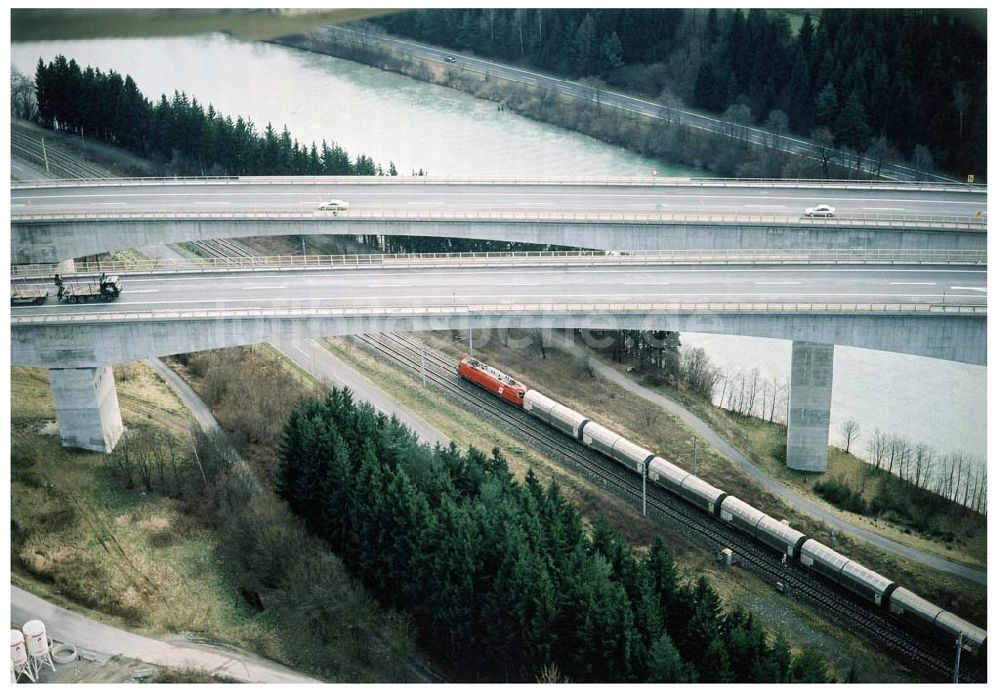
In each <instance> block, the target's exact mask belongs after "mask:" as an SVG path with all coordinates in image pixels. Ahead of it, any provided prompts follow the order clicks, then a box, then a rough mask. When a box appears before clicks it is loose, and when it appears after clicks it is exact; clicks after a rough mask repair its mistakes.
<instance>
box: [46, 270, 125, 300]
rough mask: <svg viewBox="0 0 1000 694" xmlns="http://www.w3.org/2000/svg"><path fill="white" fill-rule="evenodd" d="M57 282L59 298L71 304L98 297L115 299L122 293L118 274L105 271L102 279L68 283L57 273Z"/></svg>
mask: <svg viewBox="0 0 1000 694" xmlns="http://www.w3.org/2000/svg"><path fill="white" fill-rule="evenodd" d="M55 282H56V287H57V289H58V295H59V299H60V300H61V301H62V300H65V301H68V302H69V303H71V304H75V303H77V302H80V303H82V302H84V301H90V300H91V299H93V300H94V301H97V300H98V299H101V300H103V301H114V300H115V299H117V298H118V297H119V296H121V293H122V283H121V280H120V279H118V275H108V274H107V273H104V272H102V273H101V277H100V279H99V280H97V281H96V282H93V281H85V282H73V283H71V284H67V283H66V281H65V280H63V278H62V277H60V276H59V275H56V279H55Z"/></svg>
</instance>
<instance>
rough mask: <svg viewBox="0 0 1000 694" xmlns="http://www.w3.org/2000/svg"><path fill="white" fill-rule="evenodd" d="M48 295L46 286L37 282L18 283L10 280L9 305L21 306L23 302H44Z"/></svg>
mask: <svg viewBox="0 0 1000 694" xmlns="http://www.w3.org/2000/svg"><path fill="white" fill-rule="evenodd" d="M48 296H49V290H48V288H47V287H45V286H43V285H39V284H23V283H21V284H19V283H18V282H16V281H14V280H11V283H10V305H11V306H23V305H25V304H44V303H45V300H46V299H47V298H48Z"/></svg>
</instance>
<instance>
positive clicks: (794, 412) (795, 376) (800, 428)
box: [785, 341, 833, 472]
mask: <svg viewBox="0 0 1000 694" xmlns="http://www.w3.org/2000/svg"><path fill="white" fill-rule="evenodd" d="M832 392H833V345H821V344H817V343H815V342H798V341H796V342H793V343H792V378H791V384H790V385H789V389H788V440H787V443H786V448H785V465H787V466H788V467H790V468H791V469H793V470H808V471H810V472H823V471H825V470H826V462H827V442H828V441H829V438H830V398H831V394H832Z"/></svg>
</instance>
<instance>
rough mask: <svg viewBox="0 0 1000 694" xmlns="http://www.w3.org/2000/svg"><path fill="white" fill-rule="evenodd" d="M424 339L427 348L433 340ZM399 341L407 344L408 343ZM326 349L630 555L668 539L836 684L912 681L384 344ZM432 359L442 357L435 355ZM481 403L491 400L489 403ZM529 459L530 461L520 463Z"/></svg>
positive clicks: (356, 341) (690, 566)
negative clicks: (605, 523)
mask: <svg viewBox="0 0 1000 694" xmlns="http://www.w3.org/2000/svg"><path fill="white" fill-rule="evenodd" d="M425 337H426V338H427V340H428V343H431V342H432V341H433V339H434V337H435V336H434V335H427V336H425ZM437 337H439V338H441V339H447V340H450V339H451V337H452V336H451V335H450V334H449V335H448V337H447V338H444V337H442V336H441V335H440V334H438V335H437ZM461 337H464V336H461ZM400 338H401V339H402V340H404V341H405V340H406V336H400ZM324 342H325V343H326V344H327V345H328V346H329V347H330V349H331V350H332V351H333V352H334V353H335V354H337V356H338V358H340V359H341V360H342V361H344V362H345V363H347V364H348V365H350V366H351V367H352V368H354V369H356V370H358V371H359V372H361V373H363V374H364V376H365V377H366V378H367V379H368V380H370V381H371V382H373V383H375V384H376V385H377V386H378V387H380V388H382V389H383V390H384V391H385V392H386V393H388V394H390V396H391V397H393V398H394V399H396V400H399V401H400V402H403V403H404V404H406V405H407V406H408V407H410V408H411V409H413V410H416V411H419V412H421V413H422V414H423V415H424V416H425V417H427V419H428V421H429V422H431V423H432V424H433V425H434V426H436V427H438V428H440V430H441V431H442V432H443V433H446V434H451V435H452V436H453V437H454V438H456V439H461V437H463V436H464V437H465V440H470V439H472V440H474V441H475V445H477V446H479V447H482V445H483V443H481V437H483V436H485V437H486V438H485V444H486V445H490V444H492V445H498V446H500V447H501V448H502V449H503V450H504V452H505V455H506V456H507V459H508V464H509V466H510V469H511V471H512V472H514V473H515V475H518V476H523V474H525V472H526V466H525V462H526V460H528V461H531V469H533V470H534V472H535V474H536V476H538V477H539V479H541V480H542V481H543V482H544V481H547V480H549V479H552V480H555V481H557V482H558V483H559V485H560V487H561V489H562V491H563V494H564V495H565V496H566V497H567V498H569V499H570V500H571V501H572V502H573V503H574V505H575V506H576V507H577V508H578V509H579V510H580V511H581V512H582V513H583V515H584V518H585V519H587V520H589V521H593V520H594V519H597V518H601V517H604V518H606V519H608V520H609V522H610V523H611V526H612V527H613V528H614V529H615V530H616V531H619V532H621V533H622V535H623V536H624V537H625V539H626V541H627V542H628V543H629V544H630V545H632V546H633V547H637V548H644V547H648V546H649V545H650V543H651V542H652V539H653V538H654V537H656V536H665V537H667V538H668V541H669V542H670V543H671V549H672V551H673V552H674V553H675V557H676V561H677V564H678V567H679V568H680V570H681V571H682V573H683V575H685V576H696V575H699V574H703V575H706V576H708V577H709V578H710V580H711V581H712V584H713V586H715V587H716V588H717V590H718V591H719V592H720V594H721V595H722V597H723V601H724V602H725V603H726V604H727V605H733V604H738V605H742V606H744V607H746V608H748V609H751V610H753V611H754V612H756V613H757V614H758V615H760V616H761V618H762V619H763V620H764V622H765V624H766V626H767V628H768V629H769V630H776V631H782V632H784V633H785V635H786V637H787V638H788V639H789V641H790V642H792V643H793V645H794V646H795V647H797V648H802V647H805V646H808V645H812V646H814V647H818V648H821V649H823V650H824V651H825V652H826V653H830V654H835V655H834V656H833V658H832V660H833V661H834V662H833V663H832V666H833V668H834V669H835V671H836V672H837V673H838V677H839V678H840V679H844V678H846V677H847V676H848V673H849V671H850V670H851V669H852V668H854V669H855V672H856V673H860V675H859V676H860V677H861V679H862V680H865V681H900V679H901V678H902V679H908V678H909V677H910V675H905V674H903V673H902V671H901V670H899V665H898V663H895V662H893V661H892V660H891V659H890V658H888V657H886V656H884V655H881V654H878V653H877V652H875V651H873V650H872V648H871V645H870V644H868V643H867V642H865V641H864V640H862V639H861V638H859V637H858V635H857V634H855V633H853V632H851V631H848V630H845V629H843V628H841V627H839V626H837V625H836V624H831V623H830V622H828V621H827V620H826V619H824V617H822V616H821V615H818V614H816V613H815V612H813V611H812V609H811V608H809V607H807V606H806V605H803V604H800V603H798V602H796V601H794V600H789V599H787V598H786V597H785V596H783V595H779V594H778V593H776V592H775V590H774V586H773V585H771V584H769V583H768V582H767V581H765V580H762V579H761V578H759V577H758V576H757V575H756V574H755V573H752V572H750V571H744V570H743V569H740V568H729V569H725V568H723V567H722V566H721V565H720V564H719V563H718V562H717V561H716V557H715V553H714V551H711V550H709V549H707V548H706V545H705V544H704V542H703V541H702V539H701V538H698V537H696V536H693V535H689V534H688V533H686V532H684V531H678V530H677V529H676V528H674V527H665V526H663V525H661V524H660V523H659V522H657V523H654V522H653V521H652V520H651V519H648V518H643V516H642V515H641V510H640V506H639V504H638V503H635V502H634V500H633V499H631V498H629V499H624V498H622V497H621V496H618V495H617V494H616V493H615V492H613V491H611V490H610V489H609V488H607V487H606V486H605V485H604V484H603V483H602V481H601V480H600V479H596V478H595V477H593V476H592V475H591V474H590V473H587V472H582V471H581V470H580V469H578V468H577V467H576V466H574V465H567V461H565V460H562V459H559V458H558V456H555V457H553V455H551V454H549V453H544V454H543V453H537V452H535V451H536V449H537V444H535V443H534V442H529V441H527V440H526V439H525V436H526V434H525V432H519V431H517V430H515V427H514V426H512V425H511V424H509V423H507V424H504V423H502V422H497V421H494V418H493V417H492V416H490V414H489V413H488V412H487V411H486V410H482V409H481V407H480V406H479V405H478V404H475V403H471V402H458V401H456V400H455V399H454V395H453V394H451V393H450V392H449V393H448V394H445V392H444V391H443V390H442V387H441V384H440V383H435V382H433V381H429V385H428V386H424V385H423V384H422V383H421V379H420V375H419V370H418V369H419V367H418V366H417V368H414V364H410V365H408V366H406V367H404V368H399V367H398V365H394V364H393V363H392V361H391V360H390V359H389V358H388V357H386V355H385V354H382V353H379V352H377V351H373V343H376V342H382V338H377V337H375V336H371V337H370V338H334V339H329V340H325V341H324ZM461 342H463V340H462V339H457V341H456V345H457V347H456V349H462V347H461V346H460V345H458V343H461ZM465 344H466V345H467V343H465ZM436 346H439V345H436ZM465 349H467V347H466V348H465ZM433 351H434V353H435V354H436V355H440V352H437V351H436V350H433ZM430 352H431V350H429V355H428V359H429V360H428V369H430V368H432V366H433V368H436V369H438V370H439V372H440V375H439V376H438V380H441V379H444V380H445V381H446V380H447V379H448V378H454V365H453V364H451V363H450V362H449V364H450V365H449V367H448V368H447V369H445V368H444V367H441V366H439V365H432V364H431V361H430V358H431V356H430ZM480 356H481V355H480ZM435 360H436V357H435ZM418 363H419V362H417V364H418ZM456 363H457V361H456ZM484 398H485V399H486V400H490V399H491V398H490V396H488V395H485V396H484ZM529 419H530V418H529ZM529 455H530V456H531V457H526V456H529ZM636 489H638V483H636Z"/></svg>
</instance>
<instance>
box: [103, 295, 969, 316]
mask: <svg viewBox="0 0 1000 694" xmlns="http://www.w3.org/2000/svg"><path fill="white" fill-rule="evenodd" d="M772 296H774V294H771V293H757V294H753V293H749V292H736V293H734V292H670V293H661V294H601V295H597V296H596V297H595V296H594V295H584V296H580V295H577V294H530V295H528V296H526V297H524V298H525V299H531V300H533V301H532V302H531V303H545V302H546V301H547V300H552V301H555V300H559V301H563V302H565V301H566V300H567V299H572V300H576V301H578V302H579V303H582V304H591V303H600V302H607V303H621V302H622V301H628V300H630V299H637V298H643V297H649V298H658V299H661V300H663V301H664V302H666V301H669V300H670V299H671V298H680V297H683V298H688V297H706V298H707V297H732V302H734V303H746V298H747V297H772ZM961 296H964V297H965V298H974V297H977V295H976V294H966V295H961V294H959V295H955V296H954V297H950V298H958V297H961ZM805 297H810V298H812V297H827V298H829V297H838V298H853V299H859V298H866V299H869V300H871V299H874V300H875V301H876V303H899V301H898V299H899V298H906V299H911V300H912V299H940V298H941V295H940V294H901V295H887V294H870V293H860V294H855V293H847V294H838V293H836V292H817V293H810V294H788V295H787V298H788V299H795V298H805ZM505 298H506V299H509V298H510V297H502V296H496V295H493V294H471V293H459V292H454V293H452V292H448V293H445V294H423V295H416V296H415V295H407V296H351V297H343V296H329V297H323V296H288V297H281V296H275V297H255V298H237V299H224V298H218V299H174V300H168V301H144V302H142V303H143V304H144V305H154V304H175V305H181V304H218V305H220V308H219V310H225V309H224V308H221V306H222V305H224V304H242V303H250V302H255V301H256V302H259V303H274V302H279V301H284V302H289V303H290V304H291V303H292V302H297V301H302V302H310V301H311V302H329V301H361V302H365V303H364V304H363V305H360V306H357V305H350V304H348V305H346V306H345V308H371V307H372V305H371V302H373V301H399V300H400V299H406V300H409V301H411V302H414V303H412V304H409V305H412V306H414V307H418V306H420V304H418V303H415V302H416V301H417V300H428V299H443V300H445V302H446V303H447V304H451V303H452V302H455V303H454V305H455V306H462V305H464V302H466V301H473V300H474V301H476V302H483V301H487V302H489V303H501V302H502V300H504V299H505ZM890 298H891V300H890ZM459 300H461V302H463V303H459ZM126 303H127V302H121V303H119V305H123V304H126ZM522 303H523V302H522ZM389 306H391V307H393V308H398V307H399V304H390V305H389ZM109 308H110V307H109ZM288 308H298V306H289V307H288ZM129 310H131V309H129ZM112 312H113V311H112Z"/></svg>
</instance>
